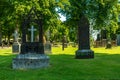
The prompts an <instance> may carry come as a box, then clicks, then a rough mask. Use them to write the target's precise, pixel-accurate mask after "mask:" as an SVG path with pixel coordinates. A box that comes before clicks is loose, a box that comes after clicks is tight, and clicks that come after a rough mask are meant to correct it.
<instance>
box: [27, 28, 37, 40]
mask: <svg viewBox="0 0 120 80" xmlns="http://www.w3.org/2000/svg"><path fill="white" fill-rule="evenodd" d="M28 31H30V32H31V42H33V41H34V40H33V39H34V31H36V29H35V28H34V26H31V28H30V29H28Z"/></svg>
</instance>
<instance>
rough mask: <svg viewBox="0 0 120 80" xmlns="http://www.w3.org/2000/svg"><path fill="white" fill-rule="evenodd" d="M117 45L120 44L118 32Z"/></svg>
mask: <svg viewBox="0 0 120 80" xmlns="http://www.w3.org/2000/svg"><path fill="white" fill-rule="evenodd" d="M117 45H118V46H120V34H117Z"/></svg>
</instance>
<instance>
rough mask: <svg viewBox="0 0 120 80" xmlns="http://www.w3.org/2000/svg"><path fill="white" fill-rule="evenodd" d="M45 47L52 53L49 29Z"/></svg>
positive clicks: (47, 51) (46, 51)
mask: <svg viewBox="0 0 120 80" xmlns="http://www.w3.org/2000/svg"><path fill="white" fill-rule="evenodd" d="M44 49H45V53H46V54H49V53H52V45H51V43H50V31H49V30H48V31H47V41H46V43H45V44H44Z"/></svg>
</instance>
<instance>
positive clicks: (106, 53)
mask: <svg viewBox="0 0 120 80" xmlns="http://www.w3.org/2000/svg"><path fill="white" fill-rule="evenodd" d="M76 50H77V48H72V47H69V48H65V50H64V51H62V48H61V47H53V48H52V52H53V54H48V56H49V57H50V66H49V67H48V68H44V69H32V70H25V69H23V70H13V69H12V58H14V57H15V56H16V54H12V51H11V48H5V49H1V48H0V80H120V47H114V48H112V49H105V48H92V50H94V51H95V58H94V59H75V58H74V57H75V51H76Z"/></svg>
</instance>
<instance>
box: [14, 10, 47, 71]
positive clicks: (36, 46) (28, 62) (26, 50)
mask: <svg viewBox="0 0 120 80" xmlns="http://www.w3.org/2000/svg"><path fill="white" fill-rule="evenodd" d="M42 19H43V18H42V15H40V13H39V14H37V11H36V9H35V8H32V9H31V10H30V12H29V14H28V15H27V17H25V18H24V20H23V22H22V43H21V52H20V54H19V55H17V56H16V58H13V62H12V67H13V69H35V68H44V67H48V66H49V57H48V56H47V55H45V54H44V44H43V24H42ZM31 23H33V24H32V27H31V29H29V27H30V26H31ZM33 25H34V26H36V28H37V29H35V28H34V26H33ZM28 30H29V31H28ZM35 31H36V32H37V31H38V35H39V40H38V42H35V40H34V39H35ZM29 32H30V37H29V38H30V39H31V40H30V41H26V35H27V33H29ZM28 36H29V35H28Z"/></svg>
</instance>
